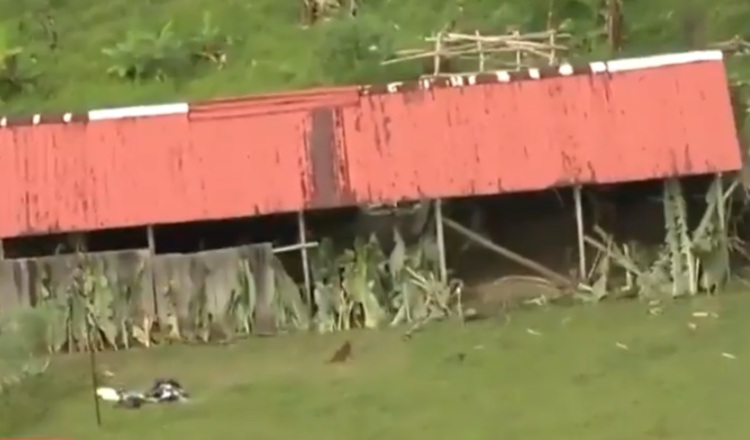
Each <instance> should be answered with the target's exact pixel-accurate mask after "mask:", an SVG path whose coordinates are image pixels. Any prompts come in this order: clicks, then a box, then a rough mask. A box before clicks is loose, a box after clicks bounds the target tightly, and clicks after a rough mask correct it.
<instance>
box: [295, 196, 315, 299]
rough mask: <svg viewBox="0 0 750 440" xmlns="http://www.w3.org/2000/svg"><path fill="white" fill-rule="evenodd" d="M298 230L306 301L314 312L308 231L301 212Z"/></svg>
mask: <svg viewBox="0 0 750 440" xmlns="http://www.w3.org/2000/svg"><path fill="white" fill-rule="evenodd" d="M297 229H299V246H300V255H301V257H302V272H303V275H304V280H305V299H306V300H307V306H308V307H310V309H311V311H312V286H311V285H310V260H309V256H308V255H307V248H308V245H307V230H306V226H305V213H304V212H303V211H300V212H298V213H297Z"/></svg>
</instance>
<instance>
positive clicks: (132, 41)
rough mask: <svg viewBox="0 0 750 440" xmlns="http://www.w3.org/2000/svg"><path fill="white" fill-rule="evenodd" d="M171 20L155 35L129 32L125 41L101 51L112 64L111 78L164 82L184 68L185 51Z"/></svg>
mask: <svg viewBox="0 0 750 440" xmlns="http://www.w3.org/2000/svg"><path fill="white" fill-rule="evenodd" d="M172 27H173V24H172V21H168V22H167V23H166V24H164V26H162V27H161V29H159V30H158V31H156V32H148V31H135V30H132V31H130V32H128V34H127V35H126V38H125V40H124V41H122V42H120V43H117V44H116V45H114V46H113V47H108V48H104V49H102V53H104V55H106V56H107V57H108V58H109V59H110V61H111V62H112V65H111V66H110V67H109V68H108V69H107V73H108V74H109V75H112V76H115V77H117V78H119V79H127V80H131V81H141V80H152V79H155V80H157V81H164V80H166V79H167V78H168V77H172V76H174V75H177V74H178V73H179V72H180V71H181V70H182V69H183V68H184V67H185V60H186V51H185V48H184V47H183V45H182V42H181V41H180V40H179V39H178V38H177V37H176V35H175V33H174V32H173V30H172Z"/></svg>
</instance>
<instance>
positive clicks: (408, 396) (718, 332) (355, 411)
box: [0, 295, 750, 440]
mask: <svg viewBox="0 0 750 440" xmlns="http://www.w3.org/2000/svg"><path fill="white" fill-rule="evenodd" d="M748 306H750V298H749V297H747V296H745V295H733V296H725V297H719V298H703V299H699V300H695V301H682V302H679V303H676V304H673V305H670V306H668V307H667V308H666V309H665V311H664V313H663V314H662V315H660V316H652V315H650V314H648V313H647V311H646V306H645V305H643V304H638V303H635V302H633V303H626V302H621V303H608V304H601V305H597V306H592V307H583V306H581V307H570V308H545V309H539V310H534V311H523V312H516V313H515V314H513V315H512V316H511V319H510V321H509V322H507V323H504V322H502V321H500V320H498V321H495V322H489V321H488V322H484V323H476V324H468V325H466V326H461V325H458V324H454V323H445V324H440V325H434V326H432V327H430V328H428V329H427V330H425V331H424V332H422V333H419V334H417V335H416V336H415V337H414V339H412V340H411V341H408V342H404V341H402V340H401V339H400V333H399V332H395V331H385V332H352V333H347V334H337V335H331V336H315V335H295V336H288V337H279V338H276V339H253V340H248V341H245V342H243V343H238V344H236V345H233V346H216V347H209V346H192V347H186V346H172V347H165V348H158V349H151V350H142V351H131V352H128V353H124V352H121V353H109V354H106V355H101V356H100V365H102V366H105V365H106V366H107V367H108V368H109V369H111V370H112V371H113V372H114V373H115V374H116V376H115V378H114V380H115V381H116V382H117V384H121V385H126V386H127V385H131V386H148V385H149V384H150V382H151V381H152V380H153V379H154V377H155V376H173V377H176V378H177V379H178V380H180V381H182V382H183V385H185V386H186V387H187V388H188V391H190V392H192V393H193V394H194V398H193V401H192V402H190V403H187V404H184V405H176V406H161V407H160V406H150V407H144V408H142V409H141V410H137V411H129V410H121V409H113V408H110V407H109V406H108V405H104V407H103V410H104V411H103V420H104V427H103V428H101V430H100V429H98V428H96V427H95V422H94V414H93V409H92V398H91V394H90V389H89V388H87V386H86V382H85V374H84V373H85V371H86V369H87V365H88V364H87V359H86V358H85V357H81V358H71V359H60V360H58V361H57V363H56V364H55V366H54V370H55V371H53V372H52V373H50V375H48V377H47V378H45V379H41V380H44V381H51V380H54V381H55V382H57V386H58V388H60V389H63V388H64V389H65V392H59V393H57V394H56V397H55V398H54V399H52V398H51V397H50V396H49V394H45V393H50V391H46V390H43V389H42V388H41V387H37V388H36V391H35V392H36V393H37V395H36V396H32V395H28V394H27V395H25V396H19V397H18V398H17V400H16V402H19V403H18V404H17V406H15V407H14V409H13V410H12V411H10V415H11V416H12V417H21V418H20V419H17V421H18V422H19V423H18V424H17V425H16V427H15V428H14V431H13V432H3V431H2V430H3V429H4V428H3V426H6V427H7V426H9V424H8V419H6V420H5V421H4V422H3V421H2V419H3V418H4V417H9V416H8V413H7V412H5V414H2V415H0V436H3V437H8V436H11V435H13V436H16V437H18V436H23V437H27V438H38V437H54V438H75V439H76V440H89V439H90V440H94V439H99V438H106V439H108V440H118V439H123V440H125V439H128V440H130V439H140V440H151V439H154V440H156V439H159V440H170V439H174V440H178V439H180V440H189V439H206V438H221V439H237V440H240V439H248V438H261V439H264V440H274V439H279V440H281V439H284V440H288V439H293V438H305V439H310V440H313V439H343V438H356V439H363V440H366V439H376V438H378V439H382V438H430V439H433V440H440V439H456V438H462V439H466V440H472V439H488V440H489V439H493V440H496V439H502V438H530V439H532V438H533V439H557V440H562V439H576V440H586V439H592V440H594V439H596V440H601V439H634V438H637V439H657V438H658V439H682V440H685V439H700V440H706V439H722V440H729V439H746V438H750V420H749V419H747V418H746V411H747V408H748V407H749V406H750V381H748V379H747V372H748V362H750V344H748V342H747V334H748V331H749V330H750V321H748V319H747V315H746V312H745V310H746V308H747V307H748ZM695 311H715V312H716V313H718V315H719V317H718V318H694V317H692V313H693V312H695ZM691 321H692V322H694V323H695V324H697V329H696V330H691V329H690V328H689V323H690V322H691ZM345 338H349V339H350V340H351V342H352V344H353V347H354V355H355V356H356V358H355V359H354V360H352V361H351V362H350V363H347V364H343V365H330V364H326V363H325V361H326V358H327V357H328V356H330V355H331V353H332V352H333V351H334V350H335V349H336V348H337V347H338V345H340V344H341V343H342V341H343V340H344V339H345ZM618 343H619V344H623V345H624V346H626V347H627V349H625V348H623V347H622V346H620V347H618ZM460 353H464V354H465V358H464V359H463V360H459V357H460V356H459V354H460ZM723 353H730V354H732V355H734V356H735V357H736V358H734V359H732V358H729V357H727V356H726V355H724V354H723ZM65 372H67V373H65ZM63 383H65V384H66V385H64V386H63V385H62V384H63ZM58 391H59V390H58ZM45 397H46V398H47V406H46V408H47V411H46V413H45V414H44V415H42V414H41V413H42V410H41V409H40V408H39V407H36V409H34V410H33V411H32V413H33V414H34V416H33V417H34V418H32V415H30V414H32V413H28V414H27V415H25V416H20V413H21V412H23V411H24V410H25V409H24V408H26V409H33V408H32V406H31V405H39V402H41V400H39V399H44V398H45ZM33 399H37V400H33ZM34 402H35V403H34ZM3 411H5V410H3ZM21 420H23V422H24V423H23V425H22V424H21V423H20V421H21ZM6 431H7V429H6Z"/></svg>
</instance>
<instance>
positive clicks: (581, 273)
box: [573, 185, 587, 277]
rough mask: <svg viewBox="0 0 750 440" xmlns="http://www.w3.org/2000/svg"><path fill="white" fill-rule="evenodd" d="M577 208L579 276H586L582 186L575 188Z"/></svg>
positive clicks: (574, 195) (574, 194)
mask: <svg viewBox="0 0 750 440" xmlns="http://www.w3.org/2000/svg"><path fill="white" fill-rule="evenodd" d="M573 198H574V199H575V208H576V235H577V238H578V274H579V275H578V276H579V277H585V276H586V267H587V265H586V245H585V244H584V240H583V237H584V236H583V204H582V203H581V185H576V186H575V187H574V188H573Z"/></svg>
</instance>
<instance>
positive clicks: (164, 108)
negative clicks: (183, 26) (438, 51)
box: [0, 50, 724, 129]
mask: <svg viewBox="0 0 750 440" xmlns="http://www.w3.org/2000/svg"><path fill="white" fill-rule="evenodd" d="M723 59H724V55H723V53H722V52H721V51H720V50H703V51H691V52H680V53H669V54H660V55H650V56H645V57H635V58H623V59H615V60H611V61H595V62H591V63H585V64H581V65H574V64H569V63H564V64H560V65H557V66H550V67H543V68H529V69H524V70H521V71H512V70H503V71H494V72H482V73H477V74H455V75H449V76H438V77H428V78H423V79H420V80H416V81H408V82H391V83H387V84H379V85H378V84H375V85H367V86H363V87H361V89H360V91H361V93H362V94H366V95H372V94H379V93H399V92H407V91H410V90H413V89H421V90H424V89H430V88H435V87H462V86H472V85H480V84H487V83H497V82H510V81H515V80H523V79H532V80H534V79H542V78H548V77H553V76H571V75H577V74H578V75H581V74H589V75H591V74H602V73H618V72H627V71H632V70H643V69H652V68H660V67H668V66H675V65H682V64H691V63H699V62H710V61H722V60H723ZM329 89H330V88H329ZM314 90H315V89H310V90H305V91H301V92H294V93H303V94H305V93H307V94H309V93H311V91H314ZM326 90H327V89H326ZM294 93H290V92H286V93H284V95H290V94H291V95H293V94H294ZM260 96H275V95H260ZM249 98H252V96H250V97H249ZM232 99H240V98H224V99H223V101H227V100H229V101H231V100H232ZM221 101H222V100H219V101H218V102H221ZM209 103H210V101H209ZM196 104H206V102H200V103H196ZM190 108H191V105H190V103H188V102H178V103H171V104H157V105H138V106H131V107H112V108H104V109H95V110H90V111H88V112H82V113H70V112H69V113H62V114H61V113H57V114H34V115H26V116H25V117H24V116H22V117H13V116H3V117H0V129H2V128H6V127H14V126H19V125H40V124H48V123H57V124H59V123H65V124H67V123H74V122H89V121H105V120H110V119H125V118H141V117H150V116H167V115H177V114H188V113H189V112H190Z"/></svg>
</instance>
